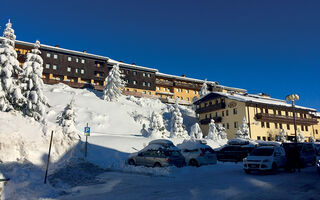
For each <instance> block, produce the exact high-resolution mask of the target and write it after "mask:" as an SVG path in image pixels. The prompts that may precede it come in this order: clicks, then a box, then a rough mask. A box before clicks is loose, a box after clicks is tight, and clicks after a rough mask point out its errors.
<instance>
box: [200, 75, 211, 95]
mask: <svg viewBox="0 0 320 200" xmlns="http://www.w3.org/2000/svg"><path fill="white" fill-rule="evenodd" d="M208 93H209V91H208V88H207V79H205V80H204V82H203V84H202V87H201V91H200V97H203V96H205V95H206V94H208Z"/></svg>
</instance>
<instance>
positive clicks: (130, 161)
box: [128, 159, 136, 165]
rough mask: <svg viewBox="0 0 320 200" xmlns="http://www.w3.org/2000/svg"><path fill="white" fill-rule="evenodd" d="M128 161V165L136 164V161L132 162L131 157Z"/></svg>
mask: <svg viewBox="0 0 320 200" xmlns="http://www.w3.org/2000/svg"><path fill="white" fill-rule="evenodd" d="M128 163H129V165H136V163H135V162H134V160H133V159H130V160H129V162H128Z"/></svg>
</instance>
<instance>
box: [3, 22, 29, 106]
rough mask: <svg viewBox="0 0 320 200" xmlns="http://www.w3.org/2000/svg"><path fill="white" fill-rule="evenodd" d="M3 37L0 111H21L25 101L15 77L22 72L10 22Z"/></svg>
mask: <svg viewBox="0 0 320 200" xmlns="http://www.w3.org/2000/svg"><path fill="white" fill-rule="evenodd" d="M3 36H4V39H3V41H2V43H1V45H0V82H1V83H0V110H1V111H10V110H12V109H17V110H19V109H20V107H21V106H22V103H23V100H22V99H21V98H22V95H21V91H20V88H19V86H18V83H17V80H16V79H14V77H17V76H18V75H19V74H20V73H21V72H22V70H21V68H20V67H19V62H18V60H17V53H16V51H15V50H14V46H15V39H16V36H15V34H14V30H13V29H12V24H11V23H10V20H9V22H8V23H7V24H6V29H5V30H4V32H3Z"/></svg>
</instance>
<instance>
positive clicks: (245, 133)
mask: <svg viewBox="0 0 320 200" xmlns="http://www.w3.org/2000/svg"><path fill="white" fill-rule="evenodd" d="M236 135H237V137H238V138H244V139H247V138H249V126H248V124H247V121H246V117H243V120H242V124H241V126H240V128H239V129H238V131H237V133H236Z"/></svg>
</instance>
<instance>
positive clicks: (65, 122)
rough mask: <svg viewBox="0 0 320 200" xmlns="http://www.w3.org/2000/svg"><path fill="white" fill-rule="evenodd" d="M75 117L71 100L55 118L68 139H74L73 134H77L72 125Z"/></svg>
mask: <svg viewBox="0 0 320 200" xmlns="http://www.w3.org/2000/svg"><path fill="white" fill-rule="evenodd" d="M75 117H76V114H75V112H74V99H73V98H72V100H71V101H70V103H69V104H68V105H67V106H66V107H65V108H64V111H63V112H61V114H60V115H59V116H58V117H57V122H58V124H59V125H60V126H61V127H62V128H63V132H64V133H65V134H67V135H69V137H75V136H74V134H75V133H77V132H78V131H77V129H76V127H75V125H74V124H75Z"/></svg>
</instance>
